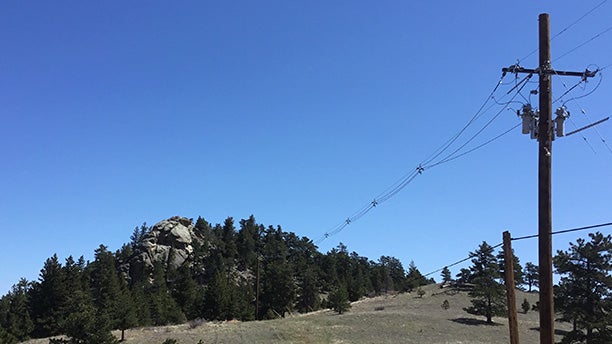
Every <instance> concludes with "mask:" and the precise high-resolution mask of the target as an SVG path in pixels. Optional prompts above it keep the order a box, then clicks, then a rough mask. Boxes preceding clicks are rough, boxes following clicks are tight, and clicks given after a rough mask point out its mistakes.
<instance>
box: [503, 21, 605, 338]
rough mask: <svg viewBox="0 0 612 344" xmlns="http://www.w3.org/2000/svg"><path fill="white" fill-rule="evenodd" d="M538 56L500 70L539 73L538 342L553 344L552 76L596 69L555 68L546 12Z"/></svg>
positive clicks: (580, 74)
mask: <svg viewBox="0 0 612 344" xmlns="http://www.w3.org/2000/svg"><path fill="white" fill-rule="evenodd" d="M539 47H540V58H539V67H538V68H537V69H526V68H523V67H520V66H518V65H516V66H512V67H509V68H503V69H502V71H503V72H510V73H530V74H538V75H539V78H540V81H539V82H540V84H539V89H540V98H539V102H540V104H539V116H538V133H537V138H538V143H539V150H538V239H539V240H538V263H539V268H540V281H539V282H540V303H539V310H540V344H554V338H555V316H554V306H553V278H552V234H551V233H552V192H551V190H552V183H551V180H552V178H551V176H552V173H551V172H552V171H551V161H552V141H553V137H554V130H553V129H554V128H553V120H552V82H551V76H552V75H553V74H554V75H559V76H579V77H582V78H587V77H593V76H595V74H596V72H591V71H589V70H588V69H587V70H585V71H584V72H567V71H558V70H554V69H553V68H552V65H551V59H550V18H549V15H548V13H542V14H540V16H539Z"/></svg>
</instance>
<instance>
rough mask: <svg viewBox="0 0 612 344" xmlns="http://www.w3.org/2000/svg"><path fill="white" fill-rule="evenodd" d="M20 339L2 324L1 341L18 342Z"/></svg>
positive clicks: (5, 343)
mask: <svg viewBox="0 0 612 344" xmlns="http://www.w3.org/2000/svg"><path fill="white" fill-rule="evenodd" d="M18 342H19V341H18V340H17V338H15V336H13V335H12V334H11V333H9V332H8V331H7V330H6V329H5V328H4V327H2V326H0V343H2V344H17V343H18Z"/></svg>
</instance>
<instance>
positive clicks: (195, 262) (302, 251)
mask: <svg viewBox="0 0 612 344" xmlns="http://www.w3.org/2000/svg"><path fill="white" fill-rule="evenodd" d="M237 226H238V228H236V224H235V222H234V219H233V218H231V217H228V218H227V219H225V221H224V222H223V223H222V224H216V225H212V224H210V223H208V222H207V221H206V220H205V219H203V218H202V217H199V218H198V219H197V221H196V222H195V226H194V233H195V234H196V236H197V237H199V238H203V239H202V240H196V241H194V242H193V252H192V253H191V254H190V256H189V258H188V260H187V261H186V262H185V263H184V264H182V265H181V266H179V267H176V268H175V267H173V266H172V265H169V264H167V265H166V264H164V263H163V262H161V261H155V262H154V263H153V266H145V265H143V266H141V267H140V270H139V269H129V271H127V272H126V269H125V266H126V264H127V263H128V262H129V260H130V258H132V257H133V256H134V254H135V253H136V252H137V251H138V250H139V247H140V245H141V243H142V240H143V239H144V238H145V237H146V235H147V233H149V232H150V231H151V227H148V226H147V225H146V224H143V225H142V226H139V227H136V228H135V229H134V232H133V233H132V236H131V237H130V242H129V243H126V244H124V245H123V246H122V247H121V248H120V249H118V250H116V251H115V252H112V251H109V249H108V248H107V247H106V246H104V245H100V246H99V247H98V248H97V249H96V250H95V252H94V258H93V261H85V259H84V258H83V257H80V258H78V259H76V260H75V259H74V258H73V257H72V256H70V257H68V258H66V259H65V261H64V262H61V261H60V259H59V258H58V257H57V255H53V256H52V257H50V258H48V259H47V260H46V261H45V262H44V264H43V267H42V269H41V271H40V275H39V278H38V280H36V281H27V280H25V279H21V280H20V281H19V282H18V283H17V284H15V285H14V286H13V287H12V289H11V291H10V292H9V293H8V294H6V295H4V296H3V297H2V298H1V299H0V342H2V343H13V342H17V341H22V340H25V339H28V338H43V337H51V336H57V335H66V336H67V337H68V339H52V340H51V343H98V344H104V343H115V342H116V341H117V340H116V339H115V338H114V337H113V336H112V335H111V333H110V330H115V329H118V330H122V338H121V339H123V333H124V330H126V329H129V328H132V327H137V326H152V325H166V324H176V323H182V322H185V321H188V320H194V319H206V320H230V319H239V320H242V321H248V320H262V319H272V318H277V317H284V316H285V315H286V314H287V313H293V312H310V311H315V310H318V309H321V308H333V309H336V310H337V311H339V312H342V311H344V310H346V308H347V304H348V302H349V301H356V300H358V299H360V298H362V297H364V296H367V295H370V296H373V295H380V294H382V293H385V292H388V291H399V292H404V291H410V290H412V289H413V288H417V287H418V286H420V285H424V284H427V283H431V282H433V280H427V279H426V278H425V277H423V275H422V274H421V273H420V272H419V270H418V269H417V267H416V266H415V264H414V262H411V263H410V265H409V267H408V269H407V271H406V270H405V269H404V267H403V265H402V263H401V262H400V260H399V259H397V258H394V257H390V256H382V257H380V258H379V259H378V260H377V261H373V260H370V259H368V258H367V257H363V256H360V255H359V254H358V253H356V252H349V250H348V248H347V247H346V246H345V245H343V244H341V243H340V244H339V245H338V246H337V247H336V248H334V249H332V250H330V251H329V252H327V253H325V254H323V253H321V252H319V251H318V249H317V247H316V246H315V244H314V243H313V242H312V240H310V239H308V238H307V237H299V236H297V235H296V234H294V233H292V232H286V231H283V230H282V228H281V227H280V226H276V227H274V226H268V227H265V226H264V225H262V224H258V223H257V222H256V221H255V218H254V217H253V216H250V217H249V218H248V219H242V220H240V221H239V222H238V224H237ZM170 254H172V251H171V252H170Z"/></svg>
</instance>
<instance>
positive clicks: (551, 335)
mask: <svg viewBox="0 0 612 344" xmlns="http://www.w3.org/2000/svg"><path fill="white" fill-rule="evenodd" d="M539 19H540V20H539V24H540V26H539V30H540V40H539V42H540V61H539V66H540V67H539V75H540V99H539V101H540V117H539V122H538V142H539V151H538V237H539V241H538V252H539V253H538V263H539V265H540V305H539V310H540V343H546V344H554V342H555V341H554V339H555V314H554V306H553V281H552V234H551V233H552V182H551V175H552V173H551V172H552V171H551V161H552V139H553V128H552V124H553V122H552V89H551V87H552V82H551V79H550V77H551V71H552V66H551V63H550V18H549V16H548V13H543V14H540V17H539Z"/></svg>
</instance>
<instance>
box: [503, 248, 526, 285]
mask: <svg viewBox="0 0 612 344" xmlns="http://www.w3.org/2000/svg"><path fill="white" fill-rule="evenodd" d="M497 261H498V264H499V272H500V275H501V277H502V280H503V278H504V276H505V273H506V272H505V271H506V264H505V262H504V251H499V253H498V254H497ZM512 265H513V267H514V285H515V286H516V287H517V288H519V287H520V286H521V285H523V284H524V283H525V279H524V277H525V273H524V272H523V267H522V266H521V262H520V260H519V258H518V257H517V256H516V255H515V254H514V250H512Z"/></svg>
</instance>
